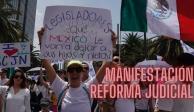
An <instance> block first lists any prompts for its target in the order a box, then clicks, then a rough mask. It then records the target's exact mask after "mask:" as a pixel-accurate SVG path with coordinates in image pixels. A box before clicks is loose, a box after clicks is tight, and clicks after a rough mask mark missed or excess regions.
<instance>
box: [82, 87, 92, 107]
mask: <svg viewBox="0 0 194 112" xmlns="http://www.w3.org/2000/svg"><path fill="white" fill-rule="evenodd" d="M82 88H83V89H84V91H85V92H86V93H87V96H88V99H89V101H90V106H91V107H92V100H91V98H90V93H89V91H88V89H87V87H86V85H85V84H83V86H82Z"/></svg>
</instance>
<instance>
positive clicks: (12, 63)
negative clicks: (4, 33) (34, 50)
mask: <svg viewBox="0 0 194 112" xmlns="http://www.w3.org/2000/svg"><path fill="white" fill-rule="evenodd" d="M27 66H30V43H28V42H21V43H1V44H0V68H8V67H27Z"/></svg>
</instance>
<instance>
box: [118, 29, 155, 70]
mask: <svg viewBox="0 0 194 112" xmlns="http://www.w3.org/2000/svg"><path fill="white" fill-rule="evenodd" d="M146 41H147V44H148V45H149V44H150V43H151V42H152V39H147V40H146ZM123 42H124V43H125V44H123V45H121V60H123V62H124V64H125V65H127V66H134V65H136V64H137V63H138V62H140V61H143V60H145V58H146V57H147V56H146V54H145V51H144V50H145V46H144V39H143V38H142V36H139V35H138V33H128V34H125V37H124V41H123ZM147 48H148V50H149V46H147ZM153 58H155V57H154V56H151V55H149V57H148V58H147V59H153Z"/></svg>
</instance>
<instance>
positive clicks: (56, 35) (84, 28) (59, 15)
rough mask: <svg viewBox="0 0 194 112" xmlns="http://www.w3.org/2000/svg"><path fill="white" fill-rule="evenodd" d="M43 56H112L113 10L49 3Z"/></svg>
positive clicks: (42, 46) (49, 57)
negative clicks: (111, 11)
mask: <svg viewBox="0 0 194 112" xmlns="http://www.w3.org/2000/svg"><path fill="white" fill-rule="evenodd" d="M44 27H45V33H44V38H43V40H42V45H41V58H44V59H51V60H54V61H57V60H69V59H80V60H88V61H91V60H93V61H100V60H111V59H112V42H111V32H110V30H111V29H112V20H111V13H110V11H109V10H106V9H98V8H87V7H75V6H49V7H47V8H46V12H45V17H44Z"/></svg>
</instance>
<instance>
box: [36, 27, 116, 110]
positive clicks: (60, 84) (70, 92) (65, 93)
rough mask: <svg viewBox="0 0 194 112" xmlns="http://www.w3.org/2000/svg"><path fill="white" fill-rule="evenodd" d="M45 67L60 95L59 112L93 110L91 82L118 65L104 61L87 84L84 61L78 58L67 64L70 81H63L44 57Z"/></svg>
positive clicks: (40, 33) (97, 80)
mask: <svg viewBox="0 0 194 112" xmlns="http://www.w3.org/2000/svg"><path fill="white" fill-rule="evenodd" d="M43 33H44V29H42V30H41V31H39V32H38V36H39V40H42V36H43ZM112 41H113V42H116V41H115V35H114V34H113V35H112ZM40 43H41V41H40ZM42 62H43V65H44V68H45V69H46V71H47V75H48V79H49V81H50V82H51V83H52V85H51V86H52V89H53V90H54V92H55V94H56V95H57V96H58V110H59V112H91V104H92V100H91V97H90V94H89V92H90V91H89V86H90V85H91V84H98V83H101V82H102V80H103V78H104V75H105V68H106V67H114V66H117V65H116V64H115V63H113V62H104V63H103V64H102V66H101V68H100V69H99V71H98V72H97V74H96V76H95V77H94V78H93V79H92V80H90V81H88V82H87V83H85V84H82V83H81V82H82V81H81V76H82V72H83V66H82V63H81V62H80V61H78V60H72V61H70V62H69V63H68V64H67V75H68V80H69V83H67V82H65V81H63V80H62V79H61V78H60V77H59V76H58V75H57V74H56V72H55V70H54V69H53V67H52V66H51V63H50V62H49V61H48V60H46V59H43V60H42Z"/></svg>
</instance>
